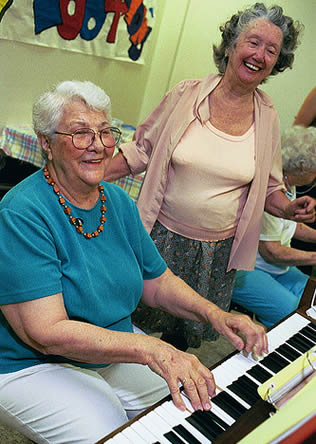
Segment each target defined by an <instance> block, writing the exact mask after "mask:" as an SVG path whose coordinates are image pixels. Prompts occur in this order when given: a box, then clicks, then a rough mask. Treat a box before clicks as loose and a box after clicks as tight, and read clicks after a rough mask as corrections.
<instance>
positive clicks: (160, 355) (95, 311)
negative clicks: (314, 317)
mask: <svg viewBox="0 0 316 444" xmlns="http://www.w3.org/2000/svg"><path fill="white" fill-rule="evenodd" d="M110 116H111V114H110V100H109V98H108V96H107V95H106V94H105V92H104V91H103V90H102V89H100V88H99V87H96V86H95V85H93V84H92V83H90V82H77V81H70V82H63V83H61V84H60V85H58V86H57V87H56V88H55V89H54V90H53V91H50V92H48V93H45V94H43V95H42V96H41V97H40V98H39V99H38V100H37V101H36V102H35V104H34V107H33V123H34V130H35V132H36V133H37V135H38V139H39V141H40V144H41V146H42V149H43V152H44V154H45V157H46V159H47V165H46V166H45V167H44V168H43V169H42V170H39V171H38V172H36V173H35V174H33V175H31V176H30V177H28V178H27V179H25V180H24V181H22V182H21V183H19V184H18V185H17V186H16V187H14V188H13V189H12V190H11V191H10V192H8V193H7V194H6V195H5V197H4V198H3V199H2V200H1V202H0V239H1V261H0V282H1V286H0V308H1V311H0V399H1V408H0V422H2V423H6V424H8V425H10V426H11V427H14V428H16V429H18V430H19V431H20V432H21V433H23V434H24V435H26V436H27V437H29V438H30V439H31V440H33V441H35V442H36V443H47V442H49V443H66V442H74V443H79V442H80V443H86V444H91V443H94V442H97V441H98V440H99V439H101V438H102V437H103V436H105V435H107V434H108V433H110V432H111V431H113V430H114V429H116V428H117V427H119V426H120V425H122V424H123V423H124V422H126V421H127V420H128V419H129V418H132V417H134V416H135V415H136V414H137V413H138V412H140V411H142V410H143V409H145V408H147V407H149V406H150V405H152V404H153V403H155V402H156V401H158V400H159V399H161V398H162V397H164V395H167V393H168V392H169V391H170V392H171V394H172V398H173V400H174V403H175V405H176V406H177V407H179V408H182V409H184V402H183V400H182V398H181V396H180V390H179V384H180V383H181V382H183V385H184V390H185V391H186V393H187V396H188V397H189V398H190V400H191V402H192V406H193V408H194V409H206V410H208V409H210V396H212V395H213V394H214V390H215V383H214V380H213V377H212V374H211V372H210V371H209V370H208V369H207V368H206V367H204V366H203V365H202V364H201V363H200V362H199V361H198V359H197V358H196V357H195V356H192V355H189V354H186V353H183V352H180V351H179V350H177V349H175V348H174V347H172V346H170V345H169V344H167V343H165V342H163V341H161V340H160V339H158V338H155V337H151V336H147V335H144V334H136V333H134V331H133V325H132V322H131V314H132V313H133V311H134V310H135V308H136V306H137V304H138V302H139V300H140V298H142V301H143V302H144V303H145V304H148V305H149V306H152V307H161V308H162V309H165V310H168V311H170V312H171V313H173V314H174V315H175V316H182V317H188V318H189V319H192V320H199V321H201V322H205V323H208V322H211V323H212V324H213V325H214V327H215V328H216V329H217V330H218V331H219V332H220V333H222V334H224V335H225V336H226V337H227V338H229V339H230V340H231V341H232V342H233V343H234V344H235V346H236V347H237V348H238V349H242V348H243V347H244V346H245V347H246V350H247V351H248V352H249V351H250V350H252V348H253V347H254V345H255V344H256V352H257V353H262V352H264V351H267V338H266V335H265V331H264V329H263V327H259V326H257V325H255V324H254V323H253V322H252V321H251V320H250V319H249V318H248V317H246V316H236V315H232V314H227V313H225V312H224V311H222V310H220V309H219V308H218V307H216V306H215V305H213V304H212V303H210V302H208V301H206V300H205V299H203V298H202V297H200V296H199V295H198V294H197V293H195V292H194V291H193V290H192V289H191V288H190V287H189V286H187V285H186V284H185V283H184V282H183V281H181V280H180V279H179V278H177V277H176V276H175V275H173V273H172V272H171V271H170V270H169V269H168V268H167V266H166V264H165V262H164V260H163V259H162V258H161V256H160V255H159V253H158V251H157V249H156V247H155V245H154V243H153V241H152V239H151V238H150V236H149V235H148V233H147V232H146V230H145V229H144V227H143V225H142V222H141V220H140V218H139V215H138V211H137V208H136V205H135V203H134V202H133V201H132V200H131V199H130V198H129V197H128V195H127V194H126V193H125V192H124V191H123V190H122V189H121V188H120V187H118V186H116V185H112V184H108V183H106V182H102V180H103V177H104V175H105V172H106V169H107V168H108V167H109V164H110V162H111V158H112V155H113V151H114V147H115V145H116V144H117V143H118V140H119V135H120V131H119V130H118V129H117V128H113V127H111V117H110ZM238 331H241V332H243V334H244V335H245V336H246V338H247V344H246V345H245V344H244V343H243V341H242V340H241V338H240V337H239V336H238V335H237V334H236V333H237V332H238ZM168 389H169V391H168Z"/></svg>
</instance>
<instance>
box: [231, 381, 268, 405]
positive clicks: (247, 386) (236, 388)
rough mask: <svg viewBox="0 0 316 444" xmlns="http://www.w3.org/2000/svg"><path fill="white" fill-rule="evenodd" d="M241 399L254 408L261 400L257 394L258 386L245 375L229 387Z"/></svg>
mask: <svg viewBox="0 0 316 444" xmlns="http://www.w3.org/2000/svg"><path fill="white" fill-rule="evenodd" d="M227 388H228V389H229V390H231V391H232V392H233V393H235V394H236V395H237V396H239V397H240V398H241V399H243V400H244V401H246V402H247V403H248V404H250V405H251V406H253V405H254V404H255V403H256V402H257V401H258V399H259V398H260V397H259V395H258V392H257V389H258V385H257V384H255V383H254V382H253V381H252V380H251V379H249V378H248V377H247V376H245V375H243V376H241V377H240V378H238V379H237V380H236V381H234V382H233V383H232V384H230V385H229V386H228V387H227Z"/></svg>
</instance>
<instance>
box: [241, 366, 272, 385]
mask: <svg viewBox="0 0 316 444" xmlns="http://www.w3.org/2000/svg"><path fill="white" fill-rule="evenodd" d="M247 373H248V375H250V376H252V377H253V378H255V379H256V380H257V381H258V382H261V384H263V383H264V382H266V381H267V380H268V379H270V378H271V377H272V375H271V373H269V372H268V371H267V370H265V369H264V368H262V367H261V366H260V365H258V364H257V365H255V366H254V367H252V368H250V369H249V370H247V371H246V374H247Z"/></svg>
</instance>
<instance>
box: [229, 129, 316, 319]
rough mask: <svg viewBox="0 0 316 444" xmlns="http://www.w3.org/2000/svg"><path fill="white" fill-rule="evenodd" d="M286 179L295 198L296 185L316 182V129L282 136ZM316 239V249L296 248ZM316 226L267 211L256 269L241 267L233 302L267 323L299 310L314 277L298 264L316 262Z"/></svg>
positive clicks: (297, 131)
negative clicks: (294, 242)
mask: <svg viewBox="0 0 316 444" xmlns="http://www.w3.org/2000/svg"><path fill="white" fill-rule="evenodd" d="M282 159H283V178H284V182H285V185H286V188H287V194H288V197H289V199H291V200H293V199H295V187H296V186H299V185H300V186H301V185H310V184H316V183H315V180H316V128H313V127H310V128H304V127H301V126H294V127H293V128H290V129H288V130H287V131H285V132H284V134H283V136H282ZM293 238H295V239H299V240H301V241H303V242H304V243H312V244H313V245H314V250H313V251H302V250H298V249H296V248H292V247H291V240H292V239H293ZM315 244H316V230H315V229H313V228H311V227H309V226H307V225H306V224H303V223H296V222H294V221H291V220H286V219H282V218H278V217H274V216H271V214H268V213H266V212H265V213H264V216H263V221H262V228H261V234H260V241H259V251H258V253H257V260H256V266H255V269H254V270H253V271H237V275H236V282H235V287H234V291H233V298H232V299H233V301H234V302H237V303H238V304H240V305H241V306H242V307H244V308H246V309H248V310H250V311H252V312H254V313H255V314H256V315H257V318H258V320H259V321H260V322H262V323H263V324H264V325H266V326H267V327H271V326H272V325H273V324H275V323H276V322H278V321H279V320H281V319H282V318H284V317H285V316H286V315H288V314H289V313H291V312H292V311H294V310H296V308H297V306H298V304H299V302H300V299H301V296H302V294H303V291H304V288H305V285H306V283H307V280H308V278H309V276H308V275H307V274H304V273H303V272H302V271H300V270H299V269H298V268H297V265H316V248H315Z"/></svg>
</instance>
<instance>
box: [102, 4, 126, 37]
mask: <svg viewBox="0 0 316 444" xmlns="http://www.w3.org/2000/svg"><path fill="white" fill-rule="evenodd" d="M104 10H105V12H106V13H108V12H114V17H113V22H112V25H111V28H110V30H109V33H108V36H107V39H106V41H107V42H108V43H114V42H115V37H116V31H117V27H118V24H119V20H120V17H121V15H123V14H126V12H127V11H128V7H127V6H126V3H125V2H124V1H122V0H104Z"/></svg>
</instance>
